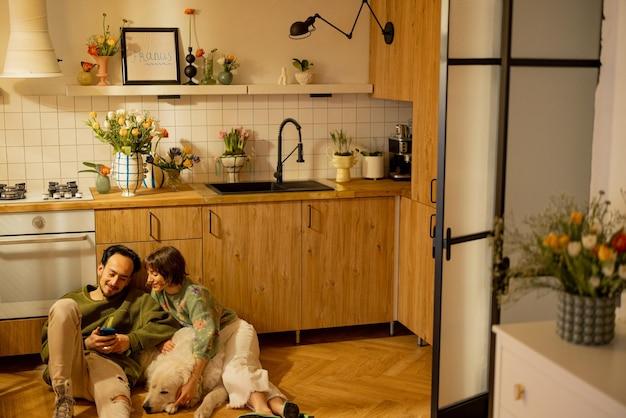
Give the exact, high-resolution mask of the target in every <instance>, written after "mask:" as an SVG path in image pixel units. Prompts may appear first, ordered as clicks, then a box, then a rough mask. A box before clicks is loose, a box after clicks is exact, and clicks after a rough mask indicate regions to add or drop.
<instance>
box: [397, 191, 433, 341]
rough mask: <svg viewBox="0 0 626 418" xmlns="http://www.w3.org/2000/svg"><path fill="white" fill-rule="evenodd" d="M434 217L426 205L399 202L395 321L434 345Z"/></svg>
mask: <svg viewBox="0 0 626 418" xmlns="http://www.w3.org/2000/svg"><path fill="white" fill-rule="evenodd" d="M434 214H435V210H434V209H432V208H431V207H429V206H426V205H422V204H420V203H417V202H415V201H413V200H411V199H407V198H402V200H401V205H400V225H401V228H400V258H399V274H398V321H399V322H400V323H401V324H403V325H404V326H406V327H407V328H408V329H410V330H411V331H412V332H413V333H415V334H416V335H418V336H420V337H421V338H422V339H423V340H425V341H426V342H428V343H429V344H432V342H433V314H434V312H433V305H434V290H435V289H434V285H435V260H434V259H433V255H432V254H433V249H432V237H431V236H432V231H431V229H432V228H434V220H433V219H432V216H433V215H434Z"/></svg>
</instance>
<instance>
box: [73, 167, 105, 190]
mask: <svg viewBox="0 0 626 418" xmlns="http://www.w3.org/2000/svg"><path fill="white" fill-rule="evenodd" d="M83 165H85V166H87V167H90V168H89V169H88V170H80V171H79V173H95V174H96V190H97V191H98V193H100V194H107V193H109V191H110V190H111V179H110V178H109V174H111V167H109V166H106V165H104V164H96V163H90V162H87V161H85V162H83Z"/></svg>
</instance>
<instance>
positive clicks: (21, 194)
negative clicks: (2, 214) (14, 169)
mask: <svg viewBox="0 0 626 418" xmlns="http://www.w3.org/2000/svg"><path fill="white" fill-rule="evenodd" d="M25 197H26V183H16V184H15V185H14V186H7V185H6V184H0V200H17V199H24V198H25Z"/></svg>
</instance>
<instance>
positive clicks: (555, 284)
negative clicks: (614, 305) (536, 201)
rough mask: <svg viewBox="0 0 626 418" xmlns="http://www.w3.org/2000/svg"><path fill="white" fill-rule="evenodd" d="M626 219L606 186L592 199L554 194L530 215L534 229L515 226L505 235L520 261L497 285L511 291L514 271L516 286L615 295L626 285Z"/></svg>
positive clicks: (502, 290)
mask: <svg viewBox="0 0 626 418" xmlns="http://www.w3.org/2000/svg"><path fill="white" fill-rule="evenodd" d="M625 221H626V217H625V216H624V215H623V214H621V213H618V212H616V211H611V210H610V202H608V201H607V200H605V199H604V193H603V192H600V193H599V195H598V196H597V197H595V198H594V199H592V200H591V202H589V203H587V204H576V203H575V202H574V199H573V198H572V197H571V196H565V195H561V196H559V197H553V198H552V199H551V200H550V205H549V206H548V208H547V209H546V210H545V211H544V212H543V213H541V214H537V215H534V216H530V217H528V218H527V219H526V220H525V222H524V223H525V224H526V225H527V226H528V227H529V229H530V230H529V232H526V233H521V232H520V231H519V230H517V229H515V230H514V231H513V232H512V233H510V234H508V240H507V239H505V240H504V245H505V249H506V248H507V246H509V248H510V250H511V257H512V258H515V259H516V262H515V263H514V266H513V267H511V268H510V269H508V270H506V271H503V272H501V273H502V275H501V276H500V277H502V280H501V281H500V282H496V289H497V290H498V292H499V293H500V295H501V296H506V295H507V294H508V293H509V292H510V291H511V289H510V288H509V280H510V279H511V278H513V277H515V278H518V279H516V282H517V281H521V285H519V286H517V290H527V289H530V288H537V287H548V288H554V289H559V290H563V291H565V292H566V293H570V294H574V295H579V296H586V297H612V296H615V295H616V294H617V293H619V292H620V291H621V290H622V287H623V286H624V285H626V232H624V227H625ZM505 236H507V234H506V232H505ZM497 273H498V272H496V274H495V275H494V276H495V277H498V276H499V274H497Z"/></svg>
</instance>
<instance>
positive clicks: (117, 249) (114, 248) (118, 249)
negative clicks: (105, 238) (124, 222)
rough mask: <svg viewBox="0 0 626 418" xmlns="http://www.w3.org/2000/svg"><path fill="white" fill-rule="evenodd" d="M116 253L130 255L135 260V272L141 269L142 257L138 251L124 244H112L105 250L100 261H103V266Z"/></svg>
mask: <svg viewBox="0 0 626 418" xmlns="http://www.w3.org/2000/svg"><path fill="white" fill-rule="evenodd" d="M115 254H119V255H123V256H124V257H128V258H130V259H131V260H133V274H135V273H137V272H138V271H139V270H140V269H141V258H140V257H139V256H138V255H137V253H136V252H134V251H133V250H131V249H130V248H128V247H125V246H123V245H111V246H110V247H109V248H107V249H106V250H104V252H103V253H102V260H100V263H102V265H103V266H106V264H107V261H109V258H111V256H112V255H115Z"/></svg>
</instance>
